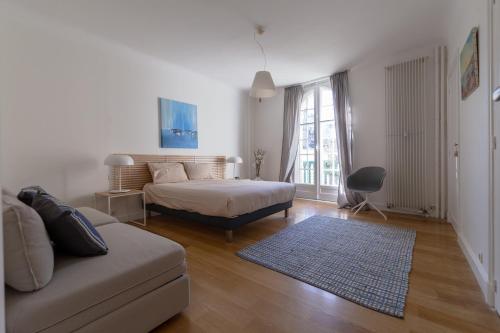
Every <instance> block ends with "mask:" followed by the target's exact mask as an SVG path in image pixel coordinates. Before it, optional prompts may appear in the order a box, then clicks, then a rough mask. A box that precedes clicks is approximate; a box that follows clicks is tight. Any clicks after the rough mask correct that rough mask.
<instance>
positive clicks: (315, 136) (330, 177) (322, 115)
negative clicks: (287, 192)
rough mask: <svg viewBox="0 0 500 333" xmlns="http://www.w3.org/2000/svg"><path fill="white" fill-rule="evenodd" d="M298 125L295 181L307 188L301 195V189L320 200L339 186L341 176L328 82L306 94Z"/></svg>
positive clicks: (320, 84) (316, 86)
mask: <svg viewBox="0 0 500 333" xmlns="http://www.w3.org/2000/svg"><path fill="white" fill-rule="evenodd" d="M299 123H300V132H299V149H298V154H297V159H296V162H295V163H296V164H295V182H296V183H297V184H298V185H301V184H302V185H305V187H303V188H302V189H299V191H298V192H299V193H300V192H301V190H302V192H304V191H305V192H308V193H309V195H306V197H316V198H318V199H321V193H322V190H325V189H326V190H328V189H327V188H330V189H331V188H335V187H337V186H338V183H339V175H340V170H339V163H338V154H337V140H336V136H335V119H334V113H333V97H332V90H331V88H330V86H329V83H328V82H324V83H318V84H315V85H314V86H312V87H310V88H308V89H307V90H306V91H305V93H304V97H303V99H302V104H301V106H300V117H299ZM316 161H319V164H317V163H316ZM316 175H319V179H317V176H316Z"/></svg>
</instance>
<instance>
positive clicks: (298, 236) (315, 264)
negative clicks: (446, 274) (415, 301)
mask: <svg viewBox="0 0 500 333" xmlns="http://www.w3.org/2000/svg"><path fill="white" fill-rule="evenodd" d="M415 238H416V232H415V231H414V230H411V229H403V228H397V227H389V226H384V225H378V224H373V223H366V222H361V221H353V220H343V219H338V218H333V217H327V216H318V215H316V216H312V217H310V218H308V219H306V220H304V221H302V222H300V223H298V224H295V225H293V226H290V227H288V228H286V229H284V230H282V231H280V232H279V233H277V234H275V235H273V236H271V237H269V238H267V239H264V240H262V241H260V242H258V243H256V244H254V245H252V246H249V247H247V248H245V249H243V250H241V251H239V252H238V253H237V255H238V256H240V257H241V258H243V259H246V260H249V261H252V262H254V263H257V264H259V265H262V266H265V267H267V268H270V269H272V270H275V271H277V272H280V273H283V274H286V275H288V276H291V277H293V278H295V279H298V280H300V281H303V282H306V283H308V284H310V285H313V286H315V287H318V288H321V289H323V290H326V291H328V292H331V293H333V294H335V295H337V296H340V297H343V298H345V299H347V300H349V301H352V302H355V303H358V304H360V305H363V306H365V307H367V308H370V309H373V310H376V311H379V312H382V313H385V314H389V315H391V316H395V317H400V318H402V317H403V316H404V307H405V300H406V294H407V292H408V279H409V278H408V275H409V273H410V270H411V261H412V254H413V246H414V245H415Z"/></svg>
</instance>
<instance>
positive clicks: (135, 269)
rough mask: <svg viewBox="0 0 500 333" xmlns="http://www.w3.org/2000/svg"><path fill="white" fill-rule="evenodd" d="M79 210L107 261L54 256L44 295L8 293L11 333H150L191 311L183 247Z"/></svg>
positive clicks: (8, 320) (101, 258) (98, 257)
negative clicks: (106, 249) (104, 246)
mask: <svg viewBox="0 0 500 333" xmlns="http://www.w3.org/2000/svg"><path fill="white" fill-rule="evenodd" d="M78 209H79V210H80V212H81V213H82V214H83V215H85V216H86V217H87V218H88V219H89V220H90V221H91V222H92V223H93V224H94V225H95V226H96V228H97V230H98V231H99V233H100V234H101V236H102V237H103V238H104V239H105V241H106V243H107V245H108V247H109V252H108V254H107V255H104V256H95V257H88V258H81V257H71V256H64V255H58V254H57V255H56V258H55V266H54V275H53V277H52V280H51V281H50V283H49V284H48V285H47V286H45V287H44V288H42V289H40V290H38V291H35V292H18V291H15V290H13V289H11V288H9V287H6V290H5V292H6V324H7V332H23V333H24V332H73V331H77V332H148V331H150V330H151V329H153V328H154V327H156V326H158V325H160V324H161V323H163V322H164V321H166V320H167V319H169V318H170V317H172V316H174V315H175V314H177V313H179V312H181V311H182V310H183V309H184V308H186V306H187V305H188V304H189V278H188V276H187V275H186V263H185V251H184V248H183V247H182V246H181V245H179V244H177V243H175V242H173V241H171V240H168V239H166V238H163V237H161V236H158V235H155V234H152V233H149V232H147V231H143V230H141V229H139V228H136V227H133V226H130V225H127V224H123V223H120V222H118V221H117V220H116V219H115V218H113V217H111V216H109V215H107V214H104V213H101V212H99V211H96V210H94V209H92V208H86V207H84V208H78Z"/></svg>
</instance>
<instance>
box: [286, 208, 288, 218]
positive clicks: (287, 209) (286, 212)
mask: <svg viewBox="0 0 500 333" xmlns="http://www.w3.org/2000/svg"><path fill="white" fill-rule="evenodd" d="M285 218H288V208H287V209H285Z"/></svg>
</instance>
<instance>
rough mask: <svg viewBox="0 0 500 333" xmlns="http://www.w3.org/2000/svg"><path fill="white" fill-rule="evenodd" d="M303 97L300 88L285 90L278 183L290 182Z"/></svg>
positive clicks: (293, 167) (297, 146)
mask: <svg viewBox="0 0 500 333" xmlns="http://www.w3.org/2000/svg"><path fill="white" fill-rule="evenodd" d="M303 96H304V88H302V86H293V87H288V88H286V89H285V110H284V114H283V142H282V146H281V167H280V181H282V182H289V183H290V182H292V180H293V179H292V177H293V171H294V169H295V159H296V158H297V151H298V149H299V115H300V104H301V103H302V97H303Z"/></svg>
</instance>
